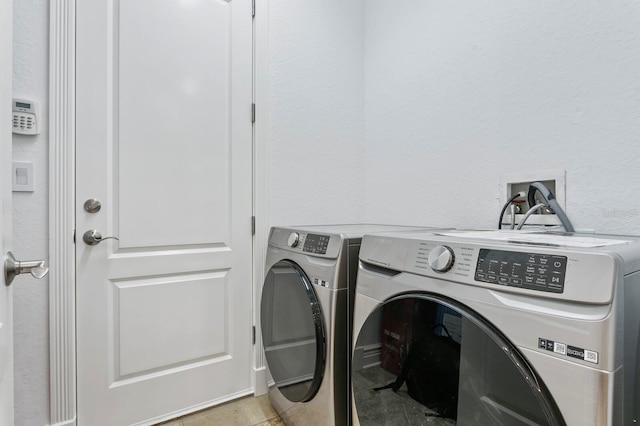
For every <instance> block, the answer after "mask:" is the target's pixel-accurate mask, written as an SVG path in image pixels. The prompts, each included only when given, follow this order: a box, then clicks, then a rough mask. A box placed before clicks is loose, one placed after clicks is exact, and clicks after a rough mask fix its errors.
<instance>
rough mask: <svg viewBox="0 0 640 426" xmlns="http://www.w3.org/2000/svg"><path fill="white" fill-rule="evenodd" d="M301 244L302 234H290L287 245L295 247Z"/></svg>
mask: <svg viewBox="0 0 640 426" xmlns="http://www.w3.org/2000/svg"><path fill="white" fill-rule="evenodd" d="M299 242H300V234H298V233H297V232H292V233H291V234H289V239H287V244H288V245H289V247H295V246H297V245H298V243H299Z"/></svg>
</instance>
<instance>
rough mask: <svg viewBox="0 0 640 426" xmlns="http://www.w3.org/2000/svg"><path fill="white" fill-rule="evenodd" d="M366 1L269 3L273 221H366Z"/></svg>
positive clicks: (273, 0)
mask: <svg viewBox="0 0 640 426" xmlns="http://www.w3.org/2000/svg"><path fill="white" fill-rule="evenodd" d="M362 4H363V0H346V1H345V0H324V1H317V0H295V1H291V0H270V2H269V31H270V37H269V46H270V47H269V49H270V50H269V71H268V74H269V75H268V81H269V87H268V90H269V96H270V97H269V105H268V108H269V123H270V124H269V136H268V138H269V152H268V157H269V159H268V174H269V184H268V187H269V194H268V200H269V201H268V202H269V210H268V211H269V221H270V223H271V224H272V225H302V224H326V223H338V222H358V221H361V220H362V209H363V204H364V195H363V192H362V176H363V173H364V169H363V167H364V156H363V146H362V141H363V139H364V138H363V131H364V121H363V120H364V114H363V112H364V110H363V108H364V92H363V89H364V81H363V73H364V69H363V65H364V62H363V59H364V57H363V54H364V52H363V46H362V31H363V26H362V25H363V14H362V11H363V9H362Z"/></svg>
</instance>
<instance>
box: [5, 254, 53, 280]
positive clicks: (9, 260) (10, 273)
mask: <svg viewBox="0 0 640 426" xmlns="http://www.w3.org/2000/svg"><path fill="white" fill-rule="evenodd" d="M25 273H30V274H31V276H32V277H34V278H37V279H41V278H44V277H45V276H46V275H47V274H48V273H49V268H47V267H46V266H44V260H26V261H22V262H21V261H19V260H16V258H15V257H14V256H13V253H11V252H10V251H9V252H7V257H6V259H5V261H4V282H5V284H6V285H11V283H12V282H13V279H14V278H15V277H16V275H20V274H25Z"/></svg>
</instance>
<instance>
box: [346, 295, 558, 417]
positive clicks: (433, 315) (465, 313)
mask: <svg viewBox="0 0 640 426" xmlns="http://www.w3.org/2000/svg"><path fill="white" fill-rule="evenodd" d="M352 383H353V388H352V391H353V397H354V401H355V406H356V413H355V414H354V415H357V417H358V419H359V421H360V424H361V425H380V424H393V425H405V424H406V425H413V424H424V422H425V421H427V422H429V424H447V425H449V424H461V425H492V426H493V425H505V426H506V425H508V426H511V425H522V426H524V425H527V426H531V425H564V424H565V422H564V420H563V418H562V415H561V414H560V411H559V409H558V407H557V405H556V403H555V402H554V400H553V398H552V397H551V395H550V393H549V391H548V390H547V388H546V387H545V385H544V383H543V382H542V380H541V378H540V377H539V375H538V374H537V373H536V372H535V371H534V370H533V368H532V367H531V366H530V365H529V363H528V362H527V360H526V359H525V358H524V356H523V355H522V354H521V353H520V352H519V351H518V349H517V348H516V347H515V346H514V345H513V344H512V343H511V342H509V341H508V339H506V338H505V337H504V336H503V335H502V334H501V333H500V332H499V330H497V329H496V328H495V327H493V326H492V325H491V324H490V323H489V322H488V321H487V320H486V319H484V318H482V317H481V316H480V315H478V314H477V313H476V312H474V311H472V310H471V309H469V308H468V307H466V306H464V305H461V304H460V303H457V302H455V301H453V300H449V299H445V298H443V297H441V296H438V295H434V294H416V295H403V296H400V297H396V298H393V299H391V300H388V301H386V302H385V303H383V304H382V305H380V306H379V307H378V308H377V309H376V310H374V311H373V312H372V313H371V315H369V317H368V318H367V320H366V322H365V323H364V325H363V327H362V329H361V330H359V333H358V337H357V341H356V346H355V350H354V356H353V362H352Z"/></svg>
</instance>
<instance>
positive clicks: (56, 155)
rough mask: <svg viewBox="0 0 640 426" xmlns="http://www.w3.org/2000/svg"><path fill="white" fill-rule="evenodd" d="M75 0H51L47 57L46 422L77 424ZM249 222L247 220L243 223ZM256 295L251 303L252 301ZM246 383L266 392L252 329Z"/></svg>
mask: <svg viewBox="0 0 640 426" xmlns="http://www.w3.org/2000/svg"><path fill="white" fill-rule="evenodd" d="M256 3H257V4H256V18H255V20H254V102H255V103H256V122H255V124H254V130H253V147H254V149H253V156H254V158H253V200H254V201H253V210H254V211H253V214H254V216H255V217H256V222H255V223H256V233H255V236H254V241H253V270H254V275H253V283H252V284H253V309H254V325H256V327H258V322H259V321H258V315H257V312H258V310H257V307H258V306H259V300H260V297H259V295H260V291H261V289H262V281H263V279H262V276H263V274H264V271H263V265H264V256H265V253H266V245H267V232H268V218H267V189H268V188H267V139H268V138H267V128H268V127H267V124H268V123H267V117H268V111H267V99H268V98H267V84H266V78H267V52H268V50H267V34H268V31H267V22H268V20H267V5H266V3H267V2H256ZM75 15H76V1H75V0H51V3H50V39H49V43H50V46H49V47H50V54H49V55H50V57H49V111H50V115H49V259H50V260H49V264H50V271H51V272H50V275H49V332H50V340H49V357H50V423H51V425H53V426H62V425H65V426H67V425H68V426H72V425H76V424H77V419H76V415H77V407H76V317H75V310H76V306H75V284H76V282H75V243H74V240H75V213H74V212H75V205H76V200H75V143H76V141H75V64H76V58H75V32H76V21H75V19H76V17H75ZM247 226H249V224H247ZM256 300H257V301H258V302H256ZM253 368H254V374H253V376H254V377H253V379H254V380H253V384H254V392H255V394H256V395H260V394H263V393H266V377H267V374H266V367H265V363H264V356H263V353H262V342H261V338H260V332H259V329H258V330H257V332H256V342H255V345H254V366H253Z"/></svg>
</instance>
